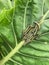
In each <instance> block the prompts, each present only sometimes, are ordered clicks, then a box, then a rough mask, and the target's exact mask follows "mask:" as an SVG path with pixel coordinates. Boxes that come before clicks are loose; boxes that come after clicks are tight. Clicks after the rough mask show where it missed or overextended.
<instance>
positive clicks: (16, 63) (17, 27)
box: [0, 0, 49, 65]
mask: <svg viewBox="0 0 49 65" xmlns="http://www.w3.org/2000/svg"><path fill="white" fill-rule="evenodd" d="M4 1H5V0H4ZM4 1H3V0H1V5H2V3H3V6H2V7H1V13H0V51H1V52H0V59H3V58H4V57H5V58H6V55H7V56H8V54H9V53H10V52H11V51H12V50H13V48H14V49H15V47H17V43H18V42H20V41H22V38H21V37H22V33H23V31H24V30H25V29H26V28H27V26H29V25H33V22H35V21H37V22H38V21H39V19H40V17H41V16H43V15H44V13H45V11H46V10H47V9H48V8H47V6H46V7H45V5H47V3H46V2H45V1H44V0H14V1H10V4H8V2H7V1H8V0H7V1H5V3H4ZM8 8H9V9H8ZM44 10H45V11H44ZM48 21H49V18H46V19H45V20H44V23H43V24H42V25H41V26H40V30H39V32H38V36H37V39H36V40H33V41H32V42H31V43H28V44H27V45H24V46H23V47H22V48H21V49H19V51H18V52H17V53H16V54H15V55H13V56H12V57H11V58H10V59H9V61H7V62H6V63H5V65H49V22H48ZM24 44H25V43H24ZM18 47H19V46H18ZM1 61H2V60H1Z"/></svg>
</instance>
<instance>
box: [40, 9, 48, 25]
mask: <svg viewBox="0 0 49 65" xmlns="http://www.w3.org/2000/svg"><path fill="white" fill-rule="evenodd" d="M48 13H49V10H48V11H47V12H46V13H45V14H44V15H43V17H42V19H41V20H40V21H39V25H41V24H42V23H43V22H44V19H45V18H46V16H47V15H48Z"/></svg>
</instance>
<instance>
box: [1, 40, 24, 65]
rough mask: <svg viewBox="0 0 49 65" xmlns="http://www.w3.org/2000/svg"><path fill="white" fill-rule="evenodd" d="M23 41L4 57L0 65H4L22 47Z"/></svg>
mask: <svg viewBox="0 0 49 65" xmlns="http://www.w3.org/2000/svg"><path fill="white" fill-rule="evenodd" d="M24 43H25V41H21V42H20V43H19V44H18V45H17V46H16V47H15V48H14V49H13V50H12V51H11V52H10V53H9V54H8V55H7V56H6V57H4V58H3V59H2V60H1V61H0V65H4V64H5V63H6V62H7V61H8V60H9V59H10V58H11V57H12V56H13V55H14V54H15V53H17V52H18V51H19V50H20V48H21V47H22V46H23V45H24Z"/></svg>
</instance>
